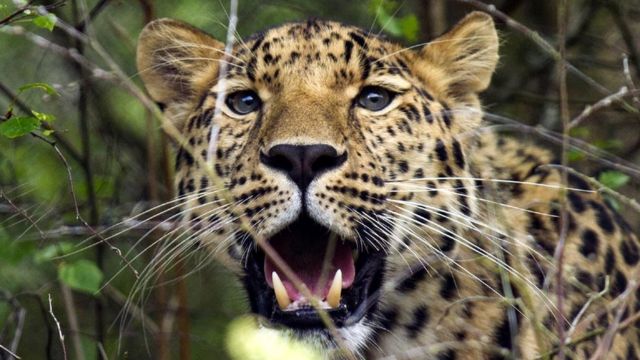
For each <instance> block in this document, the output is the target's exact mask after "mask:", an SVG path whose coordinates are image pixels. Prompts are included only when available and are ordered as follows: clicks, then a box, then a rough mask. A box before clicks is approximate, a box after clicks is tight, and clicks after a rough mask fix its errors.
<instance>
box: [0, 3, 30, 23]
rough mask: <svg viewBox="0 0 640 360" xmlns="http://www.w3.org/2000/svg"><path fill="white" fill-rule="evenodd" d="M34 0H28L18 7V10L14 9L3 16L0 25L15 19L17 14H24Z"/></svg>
mask: <svg viewBox="0 0 640 360" xmlns="http://www.w3.org/2000/svg"><path fill="white" fill-rule="evenodd" d="M34 2H35V0H31V1H29V2H28V3H27V4H26V5H24V6H22V7H21V8H19V9H18V10H16V11H14V12H13V13H11V14H9V15H8V16H7V17H5V18H3V19H2V20H0V26H4V25H6V24H8V23H10V22H11V21H13V20H16V18H17V17H18V16H21V15H25V13H26V12H27V11H28V10H30V9H31V5H32V4H33V3H34Z"/></svg>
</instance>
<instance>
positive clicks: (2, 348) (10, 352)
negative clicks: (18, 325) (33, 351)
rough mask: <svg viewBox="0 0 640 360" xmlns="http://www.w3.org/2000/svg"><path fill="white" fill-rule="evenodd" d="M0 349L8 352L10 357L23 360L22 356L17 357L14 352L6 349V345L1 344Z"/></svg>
mask: <svg viewBox="0 0 640 360" xmlns="http://www.w3.org/2000/svg"><path fill="white" fill-rule="evenodd" d="M0 349H1V350H4V351H5V352H7V354H9V356H12V357H14V358H16V359H18V360H20V359H22V358H21V357H20V356H18V355H16V354H15V353H14V352H12V351H11V350H9V349H7V348H6V347H4V345H2V344H0Z"/></svg>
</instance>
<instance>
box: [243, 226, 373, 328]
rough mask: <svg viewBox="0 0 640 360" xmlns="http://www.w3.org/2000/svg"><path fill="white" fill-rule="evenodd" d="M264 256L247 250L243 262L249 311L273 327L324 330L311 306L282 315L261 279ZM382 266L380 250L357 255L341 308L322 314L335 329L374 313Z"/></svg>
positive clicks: (262, 278)
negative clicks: (351, 279)
mask: <svg viewBox="0 0 640 360" xmlns="http://www.w3.org/2000/svg"><path fill="white" fill-rule="evenodd" d="M297 221H308V219H302V220H297ZM264 256H265V255H264V252H263V251H262V250H260V249H257V248H254V249H251V250H249V254H248V256H247V258H246V259H245V262H244V270H245V275H244V278H243V282H244V285H245V288H246V290H247V295H248V298H249V304H250V306H251V311H252V312H253V313H255V314H258V315H260V316H262V317H263V318H265V319H267V320H268V321H269V323H271V324H272V325H274V326H278V325H281V326H285V327H288V328H292V329H303V330H316V329H325V328H326V326H325V324H324V322H323V321H322V319H321V318H320V315H319V314H318V312H317V311H316V310H315V309H314V308H312V307H304V308H301V309H298V310H296V311H286V312H285V311H282V310H280V308H279V306H278V305H277V302H276V299H275V295H274V292H273V289H272V288H271V287H269V285H268V284H267V282H266V281H265V278H264V270H263V263H264ZM384 263H385V253H384V251H382V250H371V251H361V252H360V255H359V257H358V260H357V261H356V263H355V268H356V275H355V279H354V282H353V284H352V286H351V287H349V288H348V289H344V290H343V294H342V301H341V305H340V306H339V307H338V308H337V309H331V310H327V311H326V312H327V314H328V315H329V317H330V318H331V320H332V322H333V324H334V325H335V326H336V327H344V326H350V325H353V324H355V323H357V322H358V321H360V319H362V318H363V317H364V316H366V315H368V314H370V313H372V312H373V311H375V309H376V306H377V303H378V294H379V289H380V286H381V284H382V277H383V269H384Z"/></svg>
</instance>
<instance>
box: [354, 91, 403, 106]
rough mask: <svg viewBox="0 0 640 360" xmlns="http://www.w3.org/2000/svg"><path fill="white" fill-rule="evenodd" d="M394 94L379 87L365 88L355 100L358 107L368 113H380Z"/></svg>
mask: <svg viewBox="0 0 640 360" xmlns="http://www.w3.org/2000/svg"><path fill="white" fill-rule="evenodd" d="M394 95H395V94H394V93H392V92H390V91H389V90H387V89H384V88H381V87H379V86H367V87H365V88H364V89H362V91H360V94H358V97H357V98H356V103H357V105H358V106H360V107H362V108H365V109H367V110H370V111H380V110H382V109H384V108H386V107H387V106H388V105H389V104H390V103H391V100H393V96H394Z"/></svg>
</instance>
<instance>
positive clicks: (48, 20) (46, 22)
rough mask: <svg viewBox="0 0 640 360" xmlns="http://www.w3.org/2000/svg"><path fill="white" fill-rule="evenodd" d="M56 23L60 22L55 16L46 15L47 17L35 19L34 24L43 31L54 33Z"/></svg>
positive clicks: (42, 16)
mask: <svg viewBox="0 0 640 360" xmlns="http://www.w3.org/2000/svg"><path fill="white" fill-rule="evenodd" d="M56 21H58V18H57V17H56V16H55V15H53V14H46V15H41V16H36V17H35V18H34V19H33V24H34V25H35V26H37V27H41V28H43V29H47V30H49V31H52V30H53V28H54V27H55V26H56Z"/></svg>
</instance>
